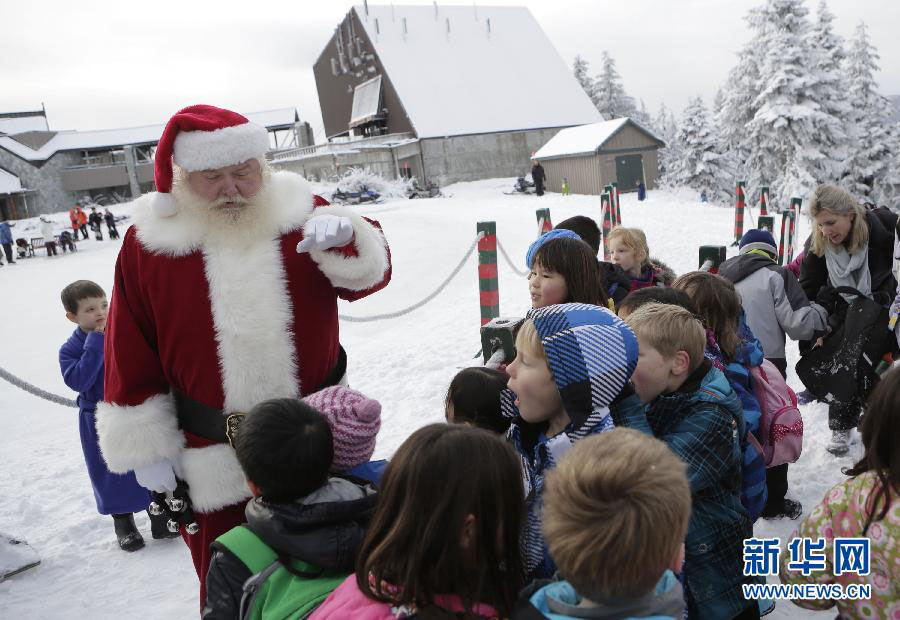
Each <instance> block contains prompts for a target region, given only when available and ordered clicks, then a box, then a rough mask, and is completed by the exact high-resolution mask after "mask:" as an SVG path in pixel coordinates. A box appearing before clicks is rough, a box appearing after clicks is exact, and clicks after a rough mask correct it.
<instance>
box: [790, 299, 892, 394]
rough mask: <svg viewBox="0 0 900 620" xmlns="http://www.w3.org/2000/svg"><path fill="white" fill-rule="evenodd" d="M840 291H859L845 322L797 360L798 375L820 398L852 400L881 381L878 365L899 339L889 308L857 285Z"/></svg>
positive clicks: (849, 307)
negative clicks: (897, 338) (860, 290)
mask: <svg viewBox="0 0 900 620" xmlns="http://www.w3.org/2000/svg"><path fill="white" fill-rule="evenodd" d="M835 291H836V292H838V293H843V294H846V295H855V298H854V299H853V301H851V302H850V303H849V305H848V306H847V313H846V315H845V316H844V322H843V323H842V324H841V326H840V327H838V329H837V330H836V331H835V332H833V333H832V334H831V335H830V336H829V337H828V338H827V339H826V340H825V342H824V343H823V344H822V346H820V347H816V348H815V349H812V350H810V351H808V352H807V353H806V354H805V355H804V356H803V357H801V358H800V361H798V362H797V365H796V366H795V370H796V371H797V376H798V377H800V380H801V381H802V382H803V385H805V386H806V389H808V390H809V391H810V392H812V393H813V394H814V395H815V396H816V397H817V398H819V399H822V400H826V401H829V402H832V401H837V402H841V403H848V402H851V401H853V400H854V399H857V398H861V399H864V398H865V397H866V396H867V395H868V394H869V392H870V391H871V390H872V388H873V387H874V386H875V384H876V383H877V382H878V374H877V373H876V372H875V369H876V368H877V367H878V363H879V362H880V361H881V359H882V357H884V355H885V354H886V353H890V352H892V351H895V350H896V348H897V341H896V340H895V338H894V333H893V332H892V331H890V330H889V329H888V308H887V306H883V305H881V304H880V303H878V302H877V301H873V300H872V299H870V298H868V297H866V296H865V295H863V294H862V293H860V292H859V291H858V290H856V289H855V288H852V287H849V286H839V287H837V288H836V289H835Z"/></svg>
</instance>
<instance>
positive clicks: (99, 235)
mask: <svg viewBox="0 0 900 620" xmlns="http://www.w3.org/2000/svg"><path fill="white" fill-rule="evenodd" d="M88 223H89V224H90V225H91V230H93V231H94V238H95V239H96V240H97V241H103V230H102V229H101V228H100V224H102V223H103V216H102V215H100V214H99V213H97V207H91V214H90V216H88Z"/></svg>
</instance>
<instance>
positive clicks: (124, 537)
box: [112, 512, 144, 552]
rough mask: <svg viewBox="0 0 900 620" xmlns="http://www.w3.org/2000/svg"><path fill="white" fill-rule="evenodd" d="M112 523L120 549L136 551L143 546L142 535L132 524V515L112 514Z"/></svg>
mask: <svg viewBox="0 0 900 620" xmlns="http://www.w3.org/2000/svg"><path fill="white" fill-rule="evenodd" d="M112 518H113V525H114V527H115V529H116V538H118V540H119V548H120V549H122V551H129V552H130V551H137V550H138V549H140V548H141V547H143V546H144V537H143V536H141V533H140V532H139V531H138V530H137V527H135V525H134V515H133V514H131V513H130V512H129V513H127V514H120V515H113V516H112Z"/></svg>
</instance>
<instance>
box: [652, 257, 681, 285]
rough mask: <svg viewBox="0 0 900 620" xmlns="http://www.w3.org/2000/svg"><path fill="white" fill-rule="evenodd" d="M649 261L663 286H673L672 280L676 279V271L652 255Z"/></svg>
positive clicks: (655, 275)
mask: <svg viewBox="0 0 900 620" xmlns="http://www.w3.org/2000/svg"><path fill="white" fill-rule="evenodd" d="M647 262H648V264H649V265H650V269H652V270H653V275H654V277H655V278H656V279H657V280H658V281H659V282H660V283H661V284H662V285H663V286H672V282H674V281H675V271H674V270H673V269H672V268H671V267H669V266H668V265H667V264H665V263H664V262H662V261H661V260H659V259H658V258H653V257H652V256H651V257H650V258H649V259H648V260H647Z"/></svg>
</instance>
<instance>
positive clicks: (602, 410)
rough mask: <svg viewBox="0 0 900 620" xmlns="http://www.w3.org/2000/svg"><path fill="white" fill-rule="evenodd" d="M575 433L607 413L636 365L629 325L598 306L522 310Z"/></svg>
mask: <svg viewBox="0 0 900 620" xmlns="http://www.w3.org/2000/svg"><path fill="white" fill-rule="evenodd" d="M527 316H528V318H529V319H531V320H532V321H533V322H534V325H535V327H536V328H537V332H538V335H539V336H540V339H541V344H543V346H544V352H545V353H546V355H547V363H548V365H549V367H550V372H551V373H552V375H553V381H554V382H555V383H556V387H557V389H558V390H559V394H560V397H561V398H562V403H563V408H564V409H565V410H566V413H567V414H568V415H569V419H570V420H571V421H572V428H573V429H574V431H575V434H576V435H578V433H579V431H581V430H587V429H586V428H585V427H586V426H588V425H589V423H595V422H596V421H595V420H592V418H595V417H596V416H597V415H599V414H608V408H609V405H610V403H611V402H612V401H613V399H615V397H616V396H617V395H618V394H619V392H620V391H621V390H622V388H624V387H625V384H626V383H628V380H629V379H630V378H631V375H632V373H633V372H634V369H635V366H637V357H638V343H637V337H636V336H635V335H634V332H633V331H631V328H630V327H628V325H626V324H625V322H624V321H622V320H621V319H620V318H619V317H617V316H616V315H615V314H613V313H612V312H610V311H609V310H607V309H606V308H601V307H599V306H592V305H589V304H576V303H572V304H559V305H555V306H546V307H544V308H535V309H532V310H530V311H529V312H528V315H527Z"/></svg>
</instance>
